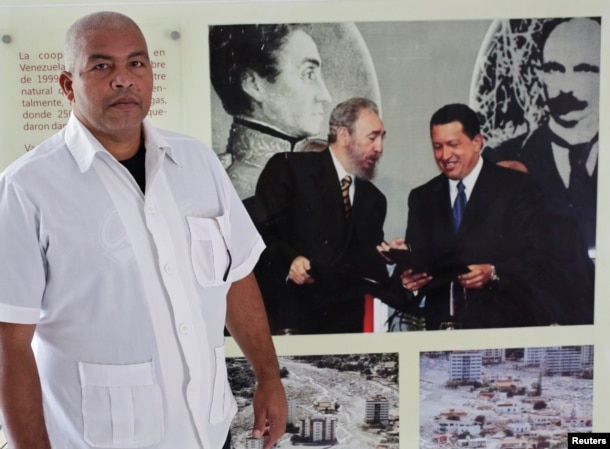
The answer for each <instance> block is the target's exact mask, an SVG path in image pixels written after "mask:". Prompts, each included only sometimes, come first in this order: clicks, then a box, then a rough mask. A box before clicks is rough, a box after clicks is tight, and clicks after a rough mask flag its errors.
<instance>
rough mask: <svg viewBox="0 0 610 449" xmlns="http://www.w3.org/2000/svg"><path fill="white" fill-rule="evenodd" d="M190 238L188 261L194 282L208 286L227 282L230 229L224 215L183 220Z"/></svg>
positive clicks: (229, 261)
mask: <svg viewBox="0 0 610 449" xmlns="http://www.w3.org/2000/svg"><path fill="white" fill-rule="evenodd" d="M186 219H187V222H188V226H189V232H190V235H191V262H192V264H193V271H194V272H195V276H196V278H197V282H199V284H200V285H201V286H202V287H212V286H215V285H220V284H223V283H225V282H227V280H228V277H229V271H230V269H231V252H230V250H229V248H230V245H231V232H230V230H231V228H230V226H229V219H228V217H227V216H226V215H221V216H219V217H212V218H202V217H186Z"/></svg>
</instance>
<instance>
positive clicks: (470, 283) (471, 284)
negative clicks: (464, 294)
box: [458, 263, 491, 289]
mask: <svg viewBox="0 0 610 449" xmlns="http://www.w3.org/2000/svg"><path fill="white" fill-rule="evenodd" d="M468 269H469V270H470V271H469V272H468V273H465V274H461V275H460V276H458V280H459V282H460V284H461V285H462V287H464V288H470V289H481V288H483V287H484V286H485V285H486V284H487V283H488V282H489V281H490V280H491V265H490V264H488V263H484V264H475V265H468Z"/></svg>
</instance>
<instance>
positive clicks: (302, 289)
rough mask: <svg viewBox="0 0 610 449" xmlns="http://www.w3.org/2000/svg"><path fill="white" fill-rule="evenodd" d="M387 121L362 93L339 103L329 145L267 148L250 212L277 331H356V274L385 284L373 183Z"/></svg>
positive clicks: (361, 292) (360, 296) (381, 202)
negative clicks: (305, 148)
mask: <svg viewBox="0 0 610 449" xmlns="http://www.w3.org/2000/svg"><path fill="white" fill-rule="evenodd" d="M384 136H385V129H384V126H383V122H382V121H381V119H380V117H379V113H378V109H377V106H376V105H375V104H374V103H373V102H372V101H370V100H368V99H364V98H352V99H350V100H347V101H345V102H343V103H341V104H339V105H338V106H337V107H336V108H335V109H334V110H333V112H332V114H331V117H330V130H329V139H328V140H329V147H328V148H326V149H324V150H323V151H318V152H307V153H280V154H277V155H275V156H273V157H272V158H271V159H270V160H269V162H268V163H267V165H266V166H265V168H264V170H263V172H262V173H261V175H260V178H259V181H258V184H257V187H256V197H255V199H256V202H257V210H256V213H253V218H254V221H255V223H256V224H257V227H258V229H259V231H260V232H261V234H262V235H263V238H264V240H265V243H266V244H267V249H266V250H265V251H264V253H263V256H262V258H261V259H260V262H259V264H258V266H257V269H256V274H257V277H258V279H259V281H260V284H261V288H262V291H263V297H264V299H265V304H266V307H267V310H268V313H269V319H270V322H271V327H272V329H273V330H274V332H275V333H279V334H281V333H295V332H296V333H305V334H319V333H337V332H362V329H363V318H364V296H365V294H366V293H367V289H366V287H365V286H364V283H363V282H361V281H362V279H365V278H366V279H375V280H377V281H381V282H383V281H384V280H386V278H387V268H386V265H385V261H384V260H383V259H382V258H381V257H380V256H379V255H378V254H377V252H376V250H375V246H376V244H377V243H378V242H379V241H380V240H381V239H383V223H384V220H385V214H386V199H385V196H384V195H383V193H381V192H380V191H379V190H378V189H377V188H376V187H375V186H374V185H373V184H372V183H371V182H370V179H372V178H373V176H374V172H375V167H376V165H377V162H378V160H379V158H380V157H381V154H382V152H383V139H384Z"/></svg>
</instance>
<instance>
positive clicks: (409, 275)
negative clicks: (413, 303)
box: [400, 269, 432, 293]
mask: <svg viewBox="0 0 610 449" xmlns="http://www.w3.org/2000/svg"><path fill="white" fill-rule="evenodd" d="M400 280H401V281H402V286H403V287H404V288H406V289H407V290H409V291H410V292H411V293H413V292H415V291H417V290H419V289H420V288H422V287H424V286H425V285H426V284H428V282H430V281H431V280H432V276H430V275H429V274H428V273H415V274H414V273H413V270H410V269H409V270H405V271H403V272H402V273H401V274H400Z"/></svg>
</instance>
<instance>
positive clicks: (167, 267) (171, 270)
mask: <svg viewBox="0 0 610 449" xmlns="http://www.w3.org/2000/svg"><path fill="white" fill-rule="evenodd" d="M163 271H165V272H166V273H167V274H173V273H174V268H173V267H172V264H171V263H166V264H165V265H163Z"/></svg>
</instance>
